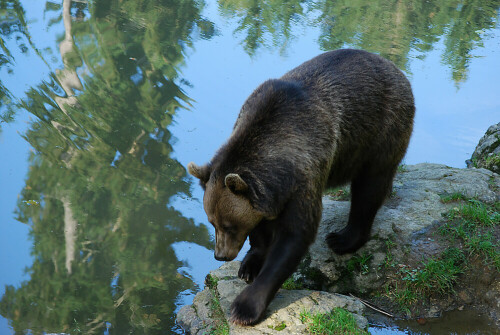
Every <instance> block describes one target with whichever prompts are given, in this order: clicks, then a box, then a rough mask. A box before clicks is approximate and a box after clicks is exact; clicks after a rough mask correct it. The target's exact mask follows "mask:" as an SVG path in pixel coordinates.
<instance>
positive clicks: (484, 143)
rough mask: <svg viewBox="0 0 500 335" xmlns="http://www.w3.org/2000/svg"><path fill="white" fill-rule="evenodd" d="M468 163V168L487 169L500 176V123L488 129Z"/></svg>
mask: <svg viewBox="0 0 500 335" xmlns="http://www.w3.org/2000/svg"><path fill="white" fill-rule="evenodd" d="M466 163H467V167H477V168H486V169H489V170H491V171H493V172H496V173H499V174H500V123H497V124H494V125H492V126H491V127H489V128H488V130H487V131H486V133H485V134H484V136H483V137H482V138H481V139H480V140H479V143H478V145H477V147H476V150H474V153H473V154H472V157H471V159H470V160H467V161H466Z"/></svg>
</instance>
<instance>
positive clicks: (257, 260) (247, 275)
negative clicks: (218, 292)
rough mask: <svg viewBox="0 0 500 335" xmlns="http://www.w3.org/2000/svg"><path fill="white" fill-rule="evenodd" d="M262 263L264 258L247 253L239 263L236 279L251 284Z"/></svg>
mask: <svg viewBox="0 0 500 335" xmlns="http://www.w3.org/2000/svg"><path fill="white" fill-rule="evenodd" d="M263 263H264V257H263V256H262V255H261V254H259V253H256V252H251V251H250V252H248V254H246V256H245V258H244V259H243V261H242V262H241V265H240V269H239V271H238V277H240V278H241V279H243V280H244V281H246V282H247V283H251V282H253V280H254V279H255V277H257V275H258V274H259V272H260V269H261V268H262V264H263Z"/></svg>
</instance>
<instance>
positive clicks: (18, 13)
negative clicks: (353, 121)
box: [0, 0, 31, 132]
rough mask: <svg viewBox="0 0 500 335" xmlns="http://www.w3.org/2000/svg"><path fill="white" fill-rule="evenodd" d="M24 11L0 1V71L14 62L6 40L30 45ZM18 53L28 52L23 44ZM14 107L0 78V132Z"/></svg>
mask: <svg viewBox="0 0 500 335" xmlns="http://www.w3.org/2000/svg"><path fill="white" fill-rule="evenodd" d="M24 15H25V12H24V9H23V8H22V6H21V5H20V3H19V1H16V0H3V1H0V51H1V52H0V69H2V68H3V67H6V68H7V71H11V69H10V68H9V67H10V66H11V65H12V61H13V60H14V58H13V56H12V52H11V50H9V48H8V47H7V43H6V40H9V39H19V38H21V36H24V37H26V39H27V40H28V41H29V42H30V43H31V37H30V36H29V33H28V31H27V29H26V20H25V19H24ZM18 48H19V51H21V52H22V53H26V51H27V50H28V48H27V46H26V45H25V44H24V43H20V44H19V45H18ZM15 112H16V106H15V104H14V102H13V97H12V94H11V92H10V91H9V89H8V88H7V87H5V86H4V84H3V83H2V78H0V132H1V131H2V123H8V122H11V121H13V120H14V115H15Z"/></svg>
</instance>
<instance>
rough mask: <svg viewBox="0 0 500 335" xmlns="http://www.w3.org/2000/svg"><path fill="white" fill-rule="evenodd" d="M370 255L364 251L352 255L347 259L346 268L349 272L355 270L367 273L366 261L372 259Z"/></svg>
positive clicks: (368, 269)
mask: <svg viewBox="0 0 500 335" xmlns="http://www.w3.org/2000/svg"><path fill="white" fill-rule="evenodd" d="M372 257H373V256H372V255H370V254H369V253H367V252H364V253H363V254H361V255H354V256H352V257H351V259H349V260H348V261H347V264H346V265H347V270H349V272H351V273H352V272H354V271H357V272H359V273H361V274H367V273H368V272H369V271H370V268H369V267H368V262H369V261H370V260H371V259H372Z"/></svg>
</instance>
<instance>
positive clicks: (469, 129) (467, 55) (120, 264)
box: [0, 0, 500, 334]
mask: <svg viewBox="0 0 500 335" xmlns="http://www.w3.org/2000/svg"><path fill="white" fill-rule="evenodd" d="M499 6H500V4H499V3H498V1H478V0H477V1H450V0H448V1H426V2H420V1H402V0H399V1H390V2H387V1H382V0H380V1H372V2H369V3H368V2H364V1H350V2H348V3H347V2H343V1H327V0H319V1H300V0H290V1H283V2H279V1H264V0H256V1H238V0H219V1H217V2H215V1H210V2H209V1H206V2H203V1H194V0H176V1H173V0H168V1H167V0H165V1H153V0H150V1H147V0H122V1H118V0H94V1H84V0H79V1H71V0H63V1H35V0H32V1H28V0H22V1H18V0H4V1H0V159H1V162H2V163H1V164H0V185H1V187H0V214H1V216H0V218H1V220H0V229H1V232H2V233H1V234H0V285H1V286H0V295H1V300H0V315H1V318H0V333H2V334H3V333H6V334H9V333H19V334H22V333H25V332H28V331H29V332H31V333H34V334H37V333H43V332H65V333H86V334H94V333H96V334H102V333H104V334H124V333H134V334H135V333H149V334H169V333H172V332H177V331H178V328H177V327H176V325H175V322H174V319H175V311H176V310H177V309H178V308H180V307H181V306H182V305H184V304H187V303H190V302H191V300H192V298H193V296H194V294H195V293H196V292H197V291H198V290H200V289H201V288H202V287H203V279H204V276H205V274H206V273H207V272H208V271H209V270H210V269H213V268H216V267H218V266H219V265H220V262H217V261H215V260H214V259H213V228H212V227H211V226H210V225H209V224H208V222H207V220H206V217H205V215H204V212H203V209H202V204H201V201H200V199H201V198H202V190H201V188H200V187H199V186H198V184H197V182H196V181H195V180H194V179H192V178H191V177H189V176H188V175H187V173H186V169H185V166H186V164H187V163H188V162H189V161H195V162H197V163H203V162H206V161H208V160H209V159H210V158H211V156H212V155H213V153H214V152H215V150H216V149H217V148H218V147H219V146H220V145H221V144H222V143H223V142H224V140H225V139H226V138H227V136H229V134H230V131H231V128H232V125H233V123H234V121H235V119H236V117H237V114H238V111H239V108H240V106H241V105H242V103H243V102H244V100H245V98H246V97H247V96H248V95H249V94H250V93H251V92H252V90H253V89H254V88H255V87H256V86H257V85H258V84H260V83H261V82H263V81H264V80H266V79H268V78H276V77H279V76H281V75H282V74H284V73H285V72H286V71H288V70H290V69H291V68H293V67H295V66H297V65H299V64H300V63H302V62H303V61H305V60H307V59H309V58H311V57H313V56H315V55H317V54H319V53H321V52H323V51H327V50H332V49H336V48H341V47H355V48H363V49H366V50H369V51H372V52H376V53H379V54H381V55H383V56H384V57H387V58H389V59H391V60H392V61H394V62H395V63H396V64H397V65H398V67H399V68H401V69H402V70H403V71H404V72H405V73H406V74H407V76H408V77H409V79H410V81H411V83H412V86H413V90H414V94H415V99H416V104H417V116H416V121H415V132H414V135H413V137H412V141H411V143H410V148H409V150H408V154H407V157H406V158H405V162H406V163H408V164H414V163H418V162H424V161H427V162H436V163H443V164H448V165H450V166H455V167H464V166H465V164H464V161H465V159H468V158H469V157H470V155H471V154H472V152H473V150H474V147H475V145H476V143H477V141H478V140H479V138H480V137H481V136H482V135H483V133H484V132H485V130H486V129H487V127H488V126H489V125H491V124H493V123H496V122H498V121H499V116H500V112H499V111H500V102H499V100H498V98H497V96H498V92H497V91H498V84H497V79H498V78H500V66H499V63H500V56H499V55H500V30H499V28H498V25H497V22H498V8H499ZM245 248H247V247H245Z"/></svg>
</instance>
